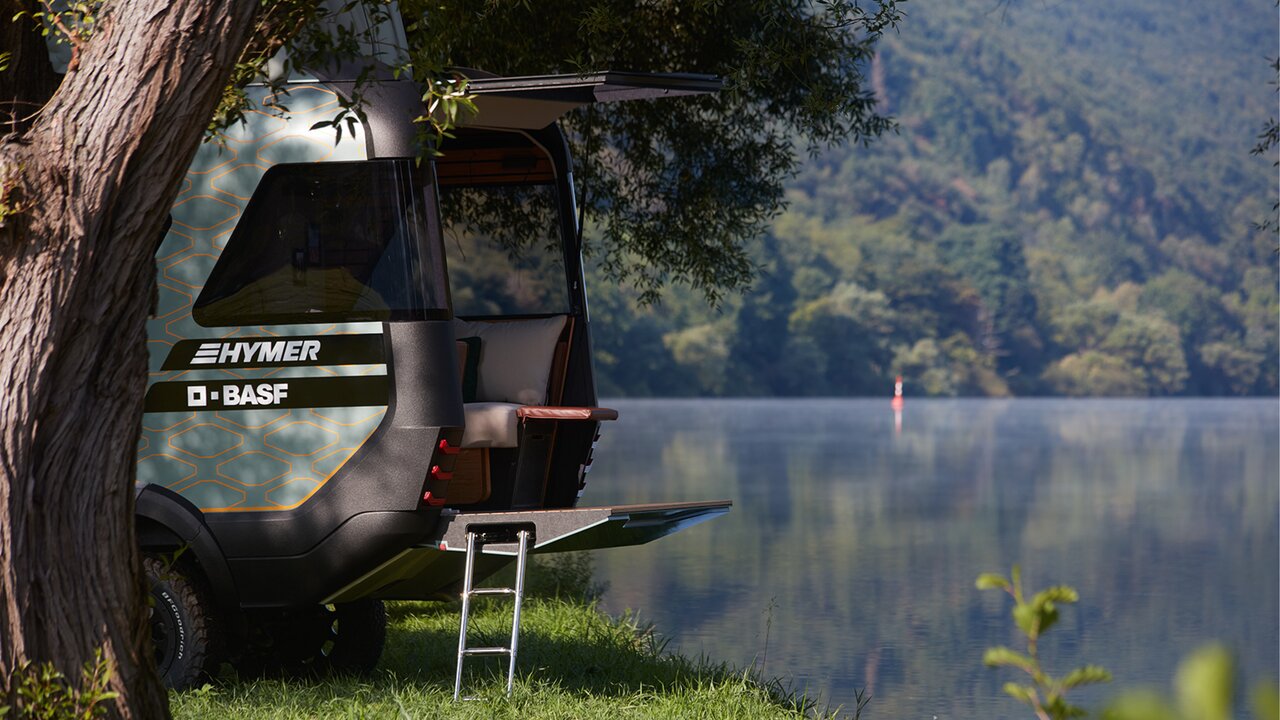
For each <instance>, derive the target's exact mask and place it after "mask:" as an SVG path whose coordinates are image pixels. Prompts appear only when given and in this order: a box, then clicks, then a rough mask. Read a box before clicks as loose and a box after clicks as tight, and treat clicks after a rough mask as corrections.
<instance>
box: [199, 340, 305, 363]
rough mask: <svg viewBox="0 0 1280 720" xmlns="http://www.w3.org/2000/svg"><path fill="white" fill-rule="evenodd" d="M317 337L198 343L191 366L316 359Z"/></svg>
mask: <svg viewBox="0 0 1280 720" xmlns="http://www.w3.org/2000/svg"><path fill="white" fill-rule="evenodd" d="M319 354H320V341H319V340H252V341H245V340H233V341H230V342H207V343H200V347H199V349H197V350H196V354H195V357H193V358H191V364H192V365H228V364H239V363H291V362H316V359H317V357H318V356H319Z"/></svg>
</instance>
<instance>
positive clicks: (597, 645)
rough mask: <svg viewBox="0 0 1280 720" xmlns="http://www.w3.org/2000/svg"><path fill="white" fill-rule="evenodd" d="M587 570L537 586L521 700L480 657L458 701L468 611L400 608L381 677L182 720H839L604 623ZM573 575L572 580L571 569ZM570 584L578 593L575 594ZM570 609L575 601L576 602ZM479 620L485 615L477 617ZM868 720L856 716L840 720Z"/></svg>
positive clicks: (273, 684)
mask: <svg viewBox="0 0 1280 720" xmlns="http://www.w3.org/2000/svg"><path fill="white" fill-rule="evenodd" d="M584 563H585V561H570V562H569V564H568V565H564V564H561V565H559V566H548V565H546V564H542V565H541V567H540V568H539V569H538V570H537V571H536V572H532V573H531V576H530V582H529V587H530V592H529V597H528V598H527V599H526V601H525V605H524V617H523V621H522V622H521V633H520V654H519V659H518V663H517V678H516V683H515V690H514V692H513V693H512V695H511V697H510V698H508V697H506V695H505V692H504V690H505V676H504V671H505V667H506V659H505V658H469V659H468V661H467V668H468V674H467V675H466V676H465V677H464V681H463V691H464V694H471V695H474V696H476V697H477V698H478V699H476V700H472V701H468V702H459V703H455V702H453V673H454V664H455V657H456V655H455V654H456V652H457V645H458V615H459V603H458V602H456V601H454V602H414V603H389V604H388V606H387V611H388V621H389V628H388V634H387V646H386V651H385V652H384V654H383V657H382V662H381V664H380V665H379V667H378V670H377V672H376V673H375V674H374V675H373V676H372V677H369V678H358V679H357V678H330V679H323V680H279V679H259V680H252V681H243V680H237V679H236V678H235V676H234V674H231V675H230V676H229V677H224V678H221V679H220V680H219V682H218V683H215V684H213V685H209V686H206V687H204V688H203V689H200V690H192V691H188V692H183V693H173V694H172V695H171V696H170V697H171V701H172V706H173V712H174V716H175V717H177V718H180V719H186V718H190V719H191V720H196V719H200V720H204V719H205V718H228V719H231V718H234V719H235V720H250V719H252V718H282V719H283V718H290V719H292V718H325V719H327V718H414V719H415V720H416V719H417V718H520V719H521V720H524V719H525V718H604V717H608V718H743V719H750V718H808V717H814V716H817V717H834V716H836V713H835V712H834V711H829V710H826V709H819V708H815V707H814V706H813V703H811V702H809V701H808V700H806V699H805V698H804V697H803V696H799V695H795V694H792V693H790V692H788V691H787V689H786V688H785V686H784V683H783V682H782V681H776V680H775V681H769V682H763V681H761V680H759V679H757V678H756V677H754V675H753V674H752V673H751V672H749V671H745V670H740V669H734V668H730V667H728V666H726V665H723V664H718V663H715V662H711V661H707V660H693V659H690V658H686V657H683V656H680V655H674V654H669V653H665V652H664V650H663V646H664V643H663V641H662V640H661V639H659V637H658V636H657V635H656V634H654V633H653V632H652V631H651V630H650V629H647V628H642V627H639V626H637V625H636V624H635V623H634V622H632V621H630V620H629V619H626V618H622V619H614V618H609V617H607V616H605V615H604V614H602V613H601V612H599V611H598V610H597V609H596V607H595V604H594V602H593V601H592V599H591V597H592V593H591V592H590V591H589V566H587V567H586V570H585V572H586V573H587V575H586V578H587V583H586V584H584V582H583V576H582V573H583V566H584ZM566 567H568V569H569V573H568V574H567V575H566V572H565V568H566ZM567 578H568V580H569V582H568V583H566V579H567ZM566 598H568V599H566ZM476 610H478V612H476ZM510 620H511V604H510V600H509V599H508V600H507V601H506V602H503V601H502V600H484V601H482V602H481V601H478V602H476V603H475V604H474V605H473V615H472V625H471V626H472V631H471V635H470V640H469V643H470V644H471V645H481V644H485V645H505V644H506V639H507V633H508V632H509V628H510ZM840 714H841V715H842V716H845V717H856V713H855V712H854V711H853V710H852V709H850V710H849V711H848V712H842V713H840Z"/></svg>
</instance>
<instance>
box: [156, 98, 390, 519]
mask: <svg viewBox="0 0 1280 720" xmlns="http://www.w3.org/2000/svg"><path fill="white" fill-rule="evenodd" d="M250 100H251V102H253V103H255V104H256V107H257V108H258V109H255V110H251V111H250V112H248V113H246V122H245V123H244V124H241V125H238V126H235V127H232V128H230V129H228V130H227V132H226V137H225V138H224V140H225V142H224V143H222V144H221V145H219V144H216V143H206V144H204V145H202V146H201V147H200V149H199V151H198V152H197V153H196V157H195V159H194V161H193V162H192V164H191V168H190V170H189V171H188V173H187V177H186V179H185V180H184V181H183V183H182V191H181V193H180V194H179V196H178V198H177V199H176V200H175V201H174V204H173V210H172V212H171V214H172V216H173V226H172V228H171V229H170V231H169V234H168V235H166V236H165V239H164V242H163V243H161V245H160V248H159V250H157V252H156V259H157V265H158V271H157V272H158V281H159V295H158V302H157V310H156V314H155V315H154V316H153V317H152V318H151V319H150V321H149V322H148V325H147V339H148V348H149V349H150V371H151V372H150V383H151V384H154V383H157V382H168V381H173V380H225V379H232V378H234V379H257V378H263V377H268V376H271V375H273V374H274V373H276V372H277V371H273V370H271V369H270V368H267V369H235V370H170V371H162V370H161V369H160V368H161V366H162V364H163V363H164V360H165V358H166V357H167V356H168V354H169V352H170V351H171V350H172V348H173V346H174V345H175V344H177V343H178V341H180V340H187V339H200V338H222V337H235V336H275V335H327V334H339V333H377V332H381V325H380V324H378V323H347V324H338V325H334V324H326V325H291V326H284V327H252V328H226V327H218V328H206V327H202V326H200V325H199V324H198V323H196V322H195V321H194V320H193V319H192V317H191V306H192V304H193V303H194V302H195V299H196V297H198V296H199V294H200V290H201V288H203V286H204V283H205V280H206V279H207V278H208V275H209V272H210V271H211V270H212V269H213V266H214V264H215V263H216V262H217V261H218V257H219V256H220V255H221V254H222V248H223V247H224V246H225V245H226V242H227V238H228V237H230V235H231V231H232V230H233V229H234V228H235V226H236V223H237V222H239V219H240V217H241V215H242V213H243V212H244V209H245V206H247V205H248V203H249V198H250V197H251V196H252V195H253V191H254V189H255V188H256V187H257V185H258V182H259V181H260V180H261V179H262V175H263V174H264V173H265V172H266V171H267V170H268V169H269V168H271V167H272V166H273V165H276V164H279V163H298V162H321V161H325V160H364V159H365V158H366V152H365V139H364V134H363V133H364V130H363V128H362V127H360V126H357V128H356V132H355V133H354V135H353V134H349V133H344V134H343V138H342V140H341V141H340V142H336V143H335V138H334V133H333V131H332V130H331V129H324V130H311V126H313V125H315V124H316V123H317V122H319V121H321V120H328V119H331V118H332V116H333V114H334V113H335V112H336V110H337V108H338V97H337V95H335V94H334V93H333V92H332V91H330V90H327V89H325V88H323V87H319V86H310V85H304V86H299V87H292V88H290V90H289V96H288V98H287V99H286V98H282V99H281V100H282V103H281V104H283V105H287V106H288V108H289V112H288V113H287V115H286V114H281V113H277V112H273V108H272V105H273V103H275V102H276V98H274V97H272V96H267V95H266V90H265V89H261V88H254V89H250ZM385 372H386V368H385V366H381V365H375V366H339V367H310V368H291V369H290V372H289V373H288V374H289V375H290V376H294V377H299V376H316V375H326V376H329V375H348V374H371V373H372V374H383V373H385ZM385 414H386V408H385V407H357V408H318V409H316V410H314V411H313V410H310V409H301V410H286V409H275V410H265V409H264V410H222V411H219V412H184V413H172V412H170V413H147V414H146V415H144V416H143V421H142V438H141V440H140V441H139V444H138V478H137V479H138V482H139V483H156V484H159V485H162V486H164V487H166V488H169V489H171V490H174V491H176V492H178V493H180V494H181V495H182V496H183V497H185V498H187V499H188V500H190V501H191V502H193V503H195V504H196V506H198V507H199V508H200V509H201V510H203V511H205V512H222V511H254V510H286V509H289V508H293V507H297V506H299V505H301V504H302V503H304V502H306V500H307V498H309V497H311V495H313V494H314V493H315V492H316V491H317V490H319V489H320V488H321V487H322V486H323V485H324V484H325V483H326V482H327V481H328V480H329V479H330V478H331V477H333V475H334V474H335V473H336V472H337V471H338V470H339V469H340V468H341V467H342V465H343V464H344V463H346V461H347V460H348V459H349V458H350V457H351V456H352V455H353V454H355V452H356V450H357V449H359V448H360V446H361V445H363V444H364V442H365V441H366V440H367V439H368V438H369V436H370V435H372V434H373V431H374V430H375V429H377V427H378V425H379V423H381V422H382V418H383V416H384V415H385Z"/></svg>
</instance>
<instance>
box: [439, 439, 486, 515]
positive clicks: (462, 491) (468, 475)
mask: <svg viewBox="0 0 1280 720" xmlns="http://www.w3.org/2000/svg"><path fill="white" fill-rule="evenodd" d="M446 497H447V499H448V502H449V504H450V505H470V504H472V503H478V502H483V501H485V500H488V499H489V449H488V448H467V449H464V450H463V451H462V452H460V453H458V457H457V459H456V460H455V461H454V464H453V480H450V481H449V494H448V495H447V496H446Z"/></svg>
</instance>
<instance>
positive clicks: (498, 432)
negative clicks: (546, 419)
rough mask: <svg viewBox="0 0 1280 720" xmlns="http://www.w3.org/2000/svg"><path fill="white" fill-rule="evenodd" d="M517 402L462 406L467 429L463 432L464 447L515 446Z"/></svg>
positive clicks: (517, 437)
mask: <svg viewBox="0 0 1280 720" xmlns="http://www.w3.org/2000/svg"><path fill="white" fill-rule="evenodd" d="M521 407H522V406H521V405H518V404H515V403H500V402H476V403H467V404H465V405H463V406H462V410H463V413H464V414H465V415H466V422H467V429H466V430H465V431H463V433H462V447H464V448H513V447H517V445H518V442H517V441H518V439H519V435H518V429H517V426H518V423H519V420H517V419H516V411H517V410H519V409H520V408H521Z"/></svg>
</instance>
